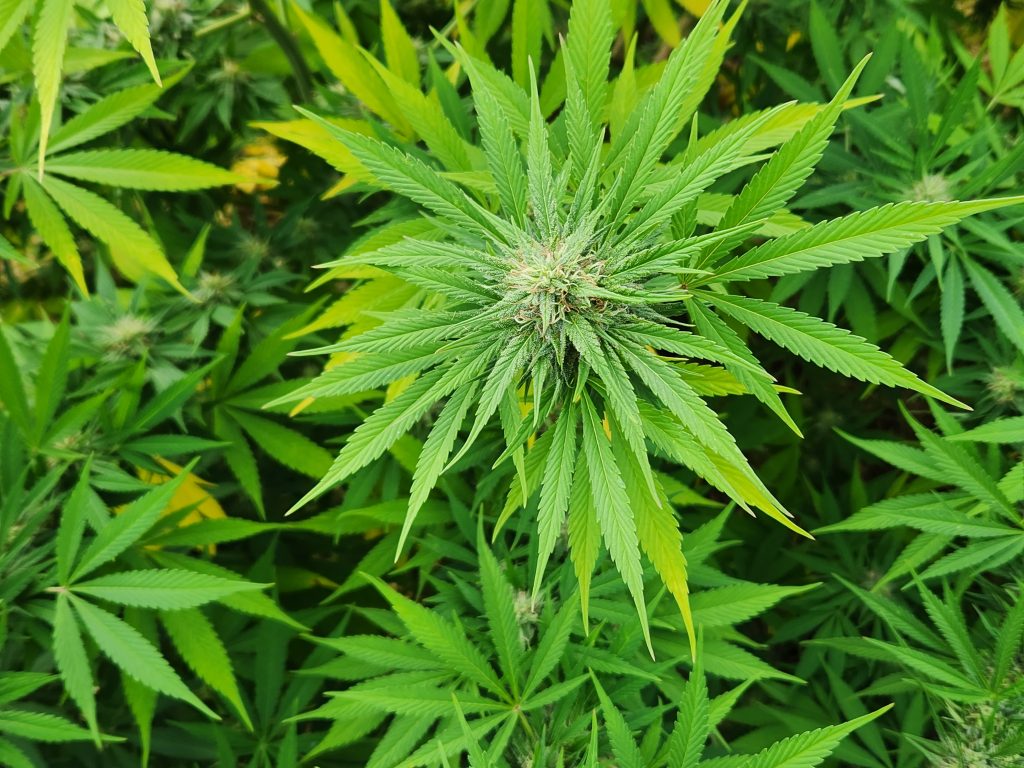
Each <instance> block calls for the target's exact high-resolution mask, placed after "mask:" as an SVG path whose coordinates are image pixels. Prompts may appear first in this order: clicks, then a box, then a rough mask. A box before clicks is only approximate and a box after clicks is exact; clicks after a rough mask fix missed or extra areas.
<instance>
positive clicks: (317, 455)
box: [231, 408, 331, 478]
mask: <svg viewBox="0 0 1024 768" xmlns="http://www.w3.org/2000/svg"><path fill="white" fill-rule="evenodd" d="M231 416H232V418H233V419H234V420H235V421H237V422H238V424H239V425H240V426H241V427H242V429H244V430H245V431H246V432H248V433H249V435H250V436H251V437H252V439H253V442H255V443H256V445H259V446H261V447H262V448H263V450H265V451H266V452H267V453H268V454H269V455H270V456H271V457H272V458H273V459H274V460H276V461H278V462H280V463H281V464H283V465H284V466H286V467H288V468H289V469H292V470H295V471H296V472H301V473H302V474H304V475H309V476H310V477H314V478H319V477H322V476H323V475H324V473H325V472H327V470H329V469H330V468H331V454H329V453H328V452H327V451H326V450H324V449H323V448H321V447H320V446H319V445H317V444H316V443H314V442H313V441H312V440H310V439H309V438H308V437H306V436H305V435H304V434H302V433H301V432H298V431H296V430H294V429H290V428H288V427H285V426H282V425H281V424H278V423H277V422H276V421H271V420H270V419H265V418H263V417H262V416H257V415H255V414H253V413H248V412H247V411H243V410H240V409H237V408H232V409H231Z"/></svg>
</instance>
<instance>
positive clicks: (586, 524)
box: [568, 451, 601, 629]
mask: <svg viewBox="0 0 1024 768" xmlns="http://www.w3.org/2000/svg"><path fill="white" fill-rule="evenodd" d="M588 476H589V470H588V469H587V459H586V452H585V451H581V452H580V453H578V454H577V456H576V470H575V472H574V473H573V484H572V492H571V493H570V495H569V525H568V534H569V537H568V538H569V558H570V559H571V560H572V565H573V570H574V571H575V573H576V581H577V582H578V583H579V585H580V609H581V611H582V614H583V627H584V629H586V628H587V617H588V615H589V612H590V580H591V577H592V576H593V573H594V566H595V565H596V564H597V555H598V552H599V551H600V548H601V529H600V526H599V525H598V522H597V511H596V510H595V509H594V501H593V498H592V496H591V491H590V483H589V482H587V478H588Z"/></svg>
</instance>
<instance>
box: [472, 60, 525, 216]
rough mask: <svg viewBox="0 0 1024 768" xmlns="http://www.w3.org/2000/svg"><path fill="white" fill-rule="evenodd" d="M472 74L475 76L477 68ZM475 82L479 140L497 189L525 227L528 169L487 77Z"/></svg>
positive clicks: (510, 213)
mask: <svg viewBox="0 0 1024 768" xmlns="http://www.w3.org/2000/svg"><path fill="white" fill-rule="evenodd" d="M470 74H471V77H472V76H473V74H475V72H474V70H470ZM472 82H473V89H474V90H473V104H474V105H475V107H476V114H477V122H478V124H479V128H480V141H481V143H482V144H483V148H484V153H485V154H486V156H487V167H488V168H489V169H490V171H491V176H492V177H494V184H495V186H496V187H497V188H498V199H499V200H500V201H501V207H502V210H503V211H505V213H506V214H507V215H508V216H509V218H510V219H511V220H512V222H513V223H515V224H517V225H518V226H520V227H523V226H525V225H526V220H527V202H526V200H527V198H526V172H525V171H524V170H523V161H522V158H521V156H520V154H519V149H518V147H517V146H516V142H515V136H514V135H513V133H512V127H511V124H510V121H509V119H508V116H507V114H506V113H505V111H504V110H503V109H502V107H501V102H500V101H499V100H498V96H497V95H495V93H494V91H493V90H492V87H491V85H490V84H489V83H488V82H487V80H485V79H483V78H480V77H479V76H477V77H475V78H474V79H473V81H472Z"/></svg>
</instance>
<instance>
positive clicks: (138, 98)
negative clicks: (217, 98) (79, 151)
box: [49, 69, 188, 153]
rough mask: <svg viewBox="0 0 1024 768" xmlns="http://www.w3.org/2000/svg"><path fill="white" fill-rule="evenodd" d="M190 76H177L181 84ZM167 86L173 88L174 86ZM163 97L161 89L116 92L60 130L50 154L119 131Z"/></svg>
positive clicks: (148, 86)
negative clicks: (182, 80)
mask: <svg viewBox="0 0 1024 768" xmlns="http://www.w3.org/2000/svg"><path fill="white" fill-rule="evenodd" d="M187 72H188V70H187V69H183V70H182V72H181V73H180V74H176V75H175V76H174V78H173V79H174V80H175V81H177V80H178V79H180V78H181V77H184V75H185V74H186V73H187ZM167 85H168V86H169V85H171V83H170V82H168V83H167ZM161 93H163V89H161V88H160V87H159V86H157V85H152V84H146V85H136V86H133V87H131V88H125V89H124V90H121V91H115V92H114V93H112V94H110V95H109V96H104V97H103V98H102V99H100V100H99V101H97V102H96V103H95V104H92V105H91V106H90V107H89V108H88V109H86V110H85V111H83V112H80V113H79V114H77V115H75V116H74V117H73V118H71V119H70V120H68V121H67V122H66V123H64V125H62V126H61V127H60V128H58V129H57V131H56V132H55V133H54V134H53V137H52V138H51V140H50V150H49V151H50V152H51V153H56V152H63V151H64V150H65V149H70V148H71V147H76V146H78V145H79V144H84V143H85V142H87V141H92V140H93V139H95V138H97V137H99V136H102V135H103V134H105V133H109V132H110V131H113V130H116V129H117V128H120V127H121V126H122V125H125V124H126V123H128V122H129V121H131V120H134V119H135V118H136V117H138V116H139V115H141V114H142V113H143V112H145V111H146V110H147V109H149V107H151V106H152V105H153V103H154V102H156V100H157V99H158V98H159V97H160V94H161Z"/></svg>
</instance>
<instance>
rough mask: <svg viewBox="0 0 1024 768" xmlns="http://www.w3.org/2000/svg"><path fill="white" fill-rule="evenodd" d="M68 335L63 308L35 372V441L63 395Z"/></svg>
mask: <svg viewBox="0 0 1024 768" xmlns="http://www.w3.org/2000/svg"><path fill="white" fill-rule="evenodd" d="M70 338H71V323H70V315H69V314H68V313H67V312H65V314H64V316H63V317H62V318H61V320H60V322H59V323H58V324H57V325H56V327H55V328H54V329H53V337H52V338H51V339H50V343H49V344H47V345H46V353H45V354H44V355H43V359H42V361H41V362H40V364H39V371H38V373H37V374H36V386H35V398H36V401H35V408H34V413H33V422H34V425H35V430H34V433H33V438H34V443H35V444H36V445H38V444H39V442H40V441H41V440H42V438H43V435H44V434H45V433H46V430H47V428H48V427H49V426H50V420H51V419H52V418H53V415H54V413H55V412H56V410H57V406H58V404H59V403H60V402H61V400H62V399H63V397H64V391H65V389H66V388H67V381H68V367H69V362H70V361H69V351H70Z"/></svg>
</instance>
